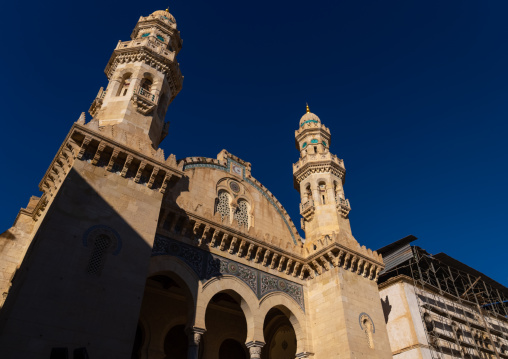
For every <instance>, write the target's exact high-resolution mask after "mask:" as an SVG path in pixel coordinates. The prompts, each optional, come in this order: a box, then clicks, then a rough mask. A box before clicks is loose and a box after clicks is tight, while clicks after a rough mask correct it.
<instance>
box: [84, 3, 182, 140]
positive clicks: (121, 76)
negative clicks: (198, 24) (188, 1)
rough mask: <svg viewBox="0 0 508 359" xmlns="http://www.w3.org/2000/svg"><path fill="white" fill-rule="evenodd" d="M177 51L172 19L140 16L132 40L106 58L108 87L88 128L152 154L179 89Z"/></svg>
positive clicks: (163, 133)
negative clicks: (148, 147) (148, 148)
mask: <svg viewBox="0 0 508 359" xmlns="http://www.w3.org/2000/svg"><path fill="white" fill-rule="evenodd" d="M181 48H182V39H181V38H180V32H179V31H178V30H177V27H176V21H175V18H174V17H173V15H171V14H170V13H169V11H168V10H167V9H166V11H164V10H158V11H155V12H154V13H152V14H151V15H149V16H147V17H143V16H142V17H140V18H139V21H138V23H137V24H136V27H135V28H134V31H133V32H132V34H131V41H119V42H118V45H117V46H116V49H115V50H114V51H113V54H112V55H111V58H110V59H109V62H108V65H107V66H106V69H105V73H106V76H107V77H108V79H109V84H108V86H107V88H106V90H104V89H103V88H101V89H100V91H99V93H98V95H97V98H96V99H95V101H94V102H93V103H92V106H91V107H90V110H89V112H90V114H91V115H92V117H93V120H92V123H95V124H96V125H98V128H99V129H100V130H101V131H105V132H107V133H110V134H111V133H115V137H117V138H116V139H117V140H120V141H122V140H123V141H122V142H127V143H126V144H130V143H133V142H139V141H141V142H145V143H147V144H150V145H151V146H152V148H154V149H157V148H158V146H159V144H160V142H161V141H162V140H163V139H164V137H165V136H166V135H167V131H168V126H169V122H168V123H165V122H164V117H165V115H166V110H167V108H168V106H169V104H170V103H171V102H172V101H173V99H174V98H175V96H176V95H177V94H178V92H180V90H181V88H182V81H183V77H182V74H181V72H180V68H179V66H178V63H177V62H176V55H177V54H178V52H179V51H180V49H181ZM111 127H113V128H111Z"/></svg>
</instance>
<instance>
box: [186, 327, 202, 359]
mask: <svg viewBox="0 0 508 359" xmlns="http://www.w3.org/2000/svg"><path fill="white" fill-rule="evenodd" d="M205 331H206V330H205V329H201V328H187V330H186V332H187V336H188V337H189V349H188V350H187V359H198V354H199V343H200V342H201V335H203V334H204V332H205Z"/></svg>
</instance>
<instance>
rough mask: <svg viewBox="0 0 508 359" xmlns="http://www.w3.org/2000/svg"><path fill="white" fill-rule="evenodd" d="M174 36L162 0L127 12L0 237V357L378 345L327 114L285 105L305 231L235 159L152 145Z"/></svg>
mask: <svg viewBox="0 0 508 359" xmlns="http://www.w3.org/2000/svg"><path fill="white" fill-rule="evenodd" d="M181 48H182V40H181V37H180V32H179V31H178V29H177V23H176V20H175V18H174V17H173V16H172V15H171V14H170V13H169V12H168V11H167V10H166V11H163V10H160V11H155V12H154V13H152V14H150V15H148V16H146V17H143V16H142V17H140V19H139V21H138V22H137V24H136V26H135V28H134V30H133V32H132V35H131V40H129V41H120V42H118V44H117V46H116V48H115V49H114V51H113V53H112V55H111V57H110V59H109V61H108V63H107V66H106V69H105V73H106V76H107V78H108V81H109V83H108V86H107V87H106V88H105V89H104V88H101V89H100V90H99V92H98V94H97V97H96V98H95V100H94V101H93V103H92V105H91V107H90V110H89V113H90V115H91V119H87V117H86V115H85V114H84V113H83V114H82V115H81V116H80V117H79V119H78V120H77V121H76V122H75V123H74V124H73V125H72V127H71V129H70V131H69V133H68V135H67V137H66V138H65V139H64V141H63V142H62V145H61V147H60V148H59V150H58V152H57V153H56V156H55V157H54V159H53V161H52V162H51V163H50V165H49V167H48V170H47V172H46V173H45V175H44V177H43V178H42V180H41V182H40V184H39V188H40V190H41V192H42V195H41V197H32V198H31V199H30V201H29V203H28V205H27V207H26V208H24V209H22V210H20V212H19V214H18V216H17V217H16V220H15V223H14V224H13V226H12V227H11V228H10V229H9V230H7V231H6V232H4V233H3V234H2V235H1V236H0V293H2V294H3V296H2V298H1V300H0V306H1V308H0V357H1V358H2V359H4V358H45V359H47V358H52V359H59V358H75V359H78V358H92V359H95V358H140V359H141V358H143V359H145V358H155V359H158V358H161V359H162V358H175V359H186V358H189V359H198V358H199V359H229V358H234V359H240V358H251V359H294V358H313V359H332V358H341V359H349V358H351V359H353V358H364V359H370V358H391V357H392V356H393V355H394V353H393V351H392V348H391V344H390V341H391V340H392V332H391V331H390V334H389V330H388V328H389V325H390V322H389V321H388V320H387V315H386V310H385V308H384V306H383V302H382V301H381V299H380V292H379V288H378V279H379V278H380V273H382V271H383V270H384V268H385V264H384V262H383V258H382V256H381V254H379V253H378V252H376V251H372V250H371V249H368V248H366V247H365V246H362V245H361V244H359V243H358V242H357V241H356V239H355V238H354V237H353V235H352V234H351V228H350V223H349V212H350V209H351V206H350V203H349V201H348V200H347V199H346V196H345V192H344V179H345V172H346V170H345V165H344V161H343V160H342V159H340V158H338V157H337V156H336V155H334V154H332V153H331V152H330V144H331V139H332V138H331V134H330V131H329V129H328V128H327V127H326V126H325V125H324V124H323V123H322V122H321V120H320V118H319V117H318V116H316V115H315V114H313V113H312V112H310V110H309V108H308V107H307V111H306V113H304V114H303V116H302V117H301V119H300V120H299V122H297V120H298V119H295V129H296V130H295V145H296V149H297V151H298V152H299V157H298V158H297V161H296V162H295V163H294V164H293V180H294V181H293V184H294V187H295V189H296V190H297V191H298V193H299V194H300V198H301V204H300V214H301V221H300V223H299V225H300V226H301V227H302V229H303V230H304V232H305V239H303V238H301V237H300V235H299V233H298V231H297V229H296V226H295V223H294V222H293V221H292V220H291V218H290V217H289V215H288V213H287V211H286V210H285V209H284V207H283V206H282V204H281V203H280V202H279V201H278V200H277V199H276V198H275V197H274V195H273V194H272V193H271V192H270V191H269V190H268V189H267V188H266V187H265V186H263V185H262V184H261V183H260V182H259V181H258V180H256V179H255V178H254V177H253V176H252V172H251V171H252V165H251V163H249V162H247V161H245V160H244V159H240V158H238V157H236V156H235V155H233V154H231V153H229V152H228V151H226V150H222V151H221V152H220V153H219V154H218V155H217V158H205V157H188V158H184V159H181V160H178V161H177V159H176V158H175V156H174V155H171V154H170V155H166V154H165V153H164V151H163V150H162V149H161V148H160V147H159V145H160V143H161V142H162V141H163V139H164V137H165V136H166V135H167V133H168V123H166V122H165V121H164V119H165V115H166V111H167V109H168V106H169V105H170V104H171V102H172V101H173V100H174V99H175V97H176V95H177V94H178V93H179V92H180V90H181V89H182V81H183V77H182V74H181V72H180V69H179V65H178V62H177V59H176V58H177V55H178V53H179V52H180V50H181ZM302 112H303V111H302ZM295 155H296V154H295ZM295 158H296V156H295ZM289 160H290V159H288V161H289ZM404 244H406V243H405V242H404ZM388 249H393V248H388ZM384 250H385V251H386V250H387V248H384ZM392 281H393V279H392ZM385 287H386V286H385ZM386 288H388V287H386ZM387 290H388V289H387ZM383 298H384V294H383ZM396 340H397V338H396ZM427 344H428V343H427ZM408 345H409V346H410V347H411V346H412V347H411V348H410V349H408V350H410V352H411V353H420V351H419V350H420V349H422V348H424V346H425V344H422V345H423V346H415V345H416V344H415V345H413V344H408ZM392 346H393V343H392ZM413 349H415V350H416V352H415V351H411V350H413ZM422 350H423V349H422ZM402 352H404V353H406V354H407V353H408V351H407V350H403V351H401V353H402ZM405 356H408V355H405ZM414 357H415V358H416V357H419V358H421V357H426V358H427V357H429V358H430V356H426V355H419V356H418V355H417V354H415V355H414Z"/></svg>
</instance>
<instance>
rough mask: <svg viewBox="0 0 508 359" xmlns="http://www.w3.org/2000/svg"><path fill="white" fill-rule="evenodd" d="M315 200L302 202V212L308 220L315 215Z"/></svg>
mask: <svg viewBox="0 0 508 359" xmlns="http://www.w3.org/2000/svg"><path fill="white" fill-rule="evenodd" d="M314 211H315V207H314V201H313V200H312V199H309V200H308V201H307V202H305V203H301V204H300V214H301V215H302V217H303V218H305V220H306V221H310V220H311V219H312V217H313V216H314Z"/></svg>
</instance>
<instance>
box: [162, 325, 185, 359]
mask: <svg viewBox="0 0 508 359" xmlns="http://www.w3.org/2000/svg"><path fill="white" fill-rule="evenodd" d="M187 348H188V340H187V335H186V334H185V325H183V324H181V325H175V326H174V327H173V328H171V329H170V330H169V332H168V334H166V338H165V339H164V354H165V355H166V358H171V359H187Z"/></svg>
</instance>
